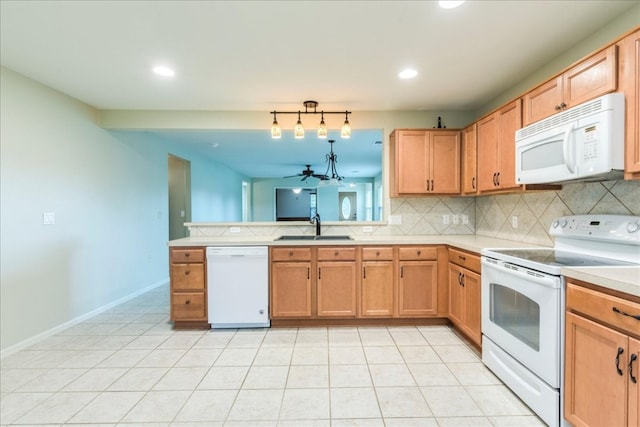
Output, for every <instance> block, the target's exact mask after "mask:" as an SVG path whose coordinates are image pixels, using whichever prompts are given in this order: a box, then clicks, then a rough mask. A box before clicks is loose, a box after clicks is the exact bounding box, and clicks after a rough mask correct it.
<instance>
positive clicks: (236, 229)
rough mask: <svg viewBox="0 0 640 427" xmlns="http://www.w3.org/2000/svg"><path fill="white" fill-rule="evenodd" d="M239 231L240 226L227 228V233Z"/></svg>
mask: <svg viewBox="0 0 640 427" xmlns="http://www.w3.org/2000/svg"><path fill="white" fill-rule="evenodd" d="M239 232H240V227H230V228H229V233H239Z"/></svg>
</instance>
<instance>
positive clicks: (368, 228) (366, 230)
mask: <svg viewBox="0 0 640 427" xmlns="http://www.w3.org/2000/svg"><path fill="white" fill-rule="evenodd" d="M362 232H363V233H372V232H373V227H372V226H370V225H365V226H363V227H362Z"/></svg>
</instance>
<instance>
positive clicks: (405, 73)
mask: <svg viewBox="0 0 640 427" xmlns="http://www.w3.org/2000/svg"><path fill="white" fill-rule="evenodd" d="M417 75H418V72H417V71H416V70H413V69H411V68H407V69H406V70H402V71H400V74H398V77H400V78H401V79H412V78H414V77H415V76H417Z"/></svg>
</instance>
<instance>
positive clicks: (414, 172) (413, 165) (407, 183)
mask: <svg viewBox="0 0 640 427" xmlns="http://www.w3.org/2000/svg"><path fill="white" fill-rule="evenodd" d="M428 145H429V143H428V134H427V132H426V131H424V130H415V131H411V130H402V131H398V132H397V134H396V163H397V164H396V183H397V186H398V193H406V194H412V193H413V194H416V193H417V194H423V193H426V191H427V179H428V177H429V171H428V170H427V155H428V153H427V151H428Z"/></svg>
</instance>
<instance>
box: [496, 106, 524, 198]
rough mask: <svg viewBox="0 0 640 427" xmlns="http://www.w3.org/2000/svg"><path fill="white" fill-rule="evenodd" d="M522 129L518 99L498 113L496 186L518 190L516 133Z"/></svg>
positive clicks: (520, 108) (520, 107)
mask: <svg viewBox="0 0 640 427" xmlns="http://www.w3.org/2000/svg"><path fill="white" fill-rule="evenodd" d="M521 127H522V103H521V101H520V100H519V99H517V100H515V101H513V102H512V103H510V104H507V105H506V106H505V107H503V108H501V109H500V110H499V111H498V146H499V149H498V164H499V165H500V167H499V168H498V176H497V181H498V186H499V187H500V189H508V188H518V187H519V185H518V184H516V131H517V130H518V129H520V128H521Z"/></svg>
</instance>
